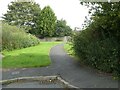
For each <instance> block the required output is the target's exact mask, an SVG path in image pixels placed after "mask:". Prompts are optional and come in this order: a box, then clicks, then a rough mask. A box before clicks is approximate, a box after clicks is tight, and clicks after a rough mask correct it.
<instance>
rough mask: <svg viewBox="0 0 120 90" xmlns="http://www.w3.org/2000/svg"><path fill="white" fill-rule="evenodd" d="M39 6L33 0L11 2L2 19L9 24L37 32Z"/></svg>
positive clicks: (33, 32)
mask: <svg viewBox="0 0 120 90" xmlns="http://www.w3.org/2000/svg"><path fill="white" fill-rule="evenodd" d="M40 12H41V9H40V6H39V5H38V4H36V3H35V2H31V1H29V2H11V4H10V5H8V11H7V13H6V14H4V17H3V19H4V20H5V21H6V22H8V24H10V25H16V26H17V27H22V28H25V31H26V32H30V33H32V34H36V33H37V27H38V20H39V19H38V17H39V16H40Z"/></svg>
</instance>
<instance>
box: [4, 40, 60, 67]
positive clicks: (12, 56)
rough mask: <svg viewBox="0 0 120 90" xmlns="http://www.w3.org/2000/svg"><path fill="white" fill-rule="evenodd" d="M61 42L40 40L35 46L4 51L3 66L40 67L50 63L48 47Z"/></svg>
mask: <svg viewBox="0 0 120 90" xmlns="http://www.w3.org/2000/svg"><path fill="white" fill-rule="evenodd" d="M59 43H61V42H41V43H40V44H39V45H37V46H33V47H28V48H24V49H19V50H14V51H9V52H8V51H4V52H3V55H4V58H3V60H2V67H3V68H28V67H42V66H48V65H50V64H51V61H50V58H49V52H50V49H51V48H52V47H53V46H54V45H57V44H59Z"/></svg>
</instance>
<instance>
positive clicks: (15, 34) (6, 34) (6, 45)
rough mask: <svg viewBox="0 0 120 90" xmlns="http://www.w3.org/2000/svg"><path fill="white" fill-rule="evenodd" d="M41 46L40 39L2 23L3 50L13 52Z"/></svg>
mask: <svg viewBox="0 0 120 90" xmlns="http://www.w3.org/2000/svg"><path fill="white" fill-rule="evenodd" d="M37 44H39V39H37V38H36V37H35V36H33V35H31V34H27V33H25V32H24V30H22V29H20V28H17V27H16V26H10V25H8V24H6V23H2V49H3V50H13V49H20V48H26V47H30V46H34V45H37Z"/></svg>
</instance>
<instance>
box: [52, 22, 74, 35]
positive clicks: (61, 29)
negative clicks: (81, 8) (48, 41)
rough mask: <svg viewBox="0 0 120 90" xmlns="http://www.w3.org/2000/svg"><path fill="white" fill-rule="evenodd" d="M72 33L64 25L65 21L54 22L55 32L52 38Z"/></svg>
mask: <svg viewBox="0 0 120 90" xmlns="http://www.w3.org/2000/svg"><path fill="white" fill-rule="evenodd" d="M71 33H72V29H71V28H70V27H69V26H68V25H66V21H65V20H57V22H56V31H55V33H54V36H58V37H62V36H70V35H71Z"/></svg>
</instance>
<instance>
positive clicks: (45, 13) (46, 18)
mask: <svg viewBox="0 0 120 90" xmlns="http://www.w3.org/2000/svg"><path fill="white" fill-rule="evenodd" d="M56 19H57V18H56V16H55V13H54V12H53V10H52V9H51V8H50V6H46V7H44V8H43V10H42V11H41V14H40V18H39V31H38V34H39V35H40V37H46V36H53V34H54V32H55V24H56Z"/></svg>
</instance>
